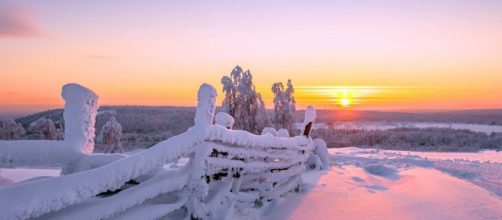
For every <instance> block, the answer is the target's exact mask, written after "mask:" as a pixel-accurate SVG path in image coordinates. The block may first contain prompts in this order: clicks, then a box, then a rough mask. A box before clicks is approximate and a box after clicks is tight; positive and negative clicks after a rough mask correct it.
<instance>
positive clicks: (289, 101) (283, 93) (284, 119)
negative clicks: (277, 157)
mask: <svg viewBox="0 0 502 220" xmlns="http://www.w3.org/2000/svg"><path fill="white" fill-rule="evenodd" d="M294 91H295V90H294V88H293V84H292V83H291V80H288V83H287V88H286V89H284V85H283V84H282V82H278V83H274V84H273V85H272V92H273V93H274V95H275V96H274V115H275V116H274V124H275V127H276V128H277V129H279V128H285V129H287V130H289V131H290V132H293V130H294V124H295V112H296V101H295V97H294V96H293V93H294Z"/></svg>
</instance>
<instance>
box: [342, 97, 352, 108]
mask: <svg viewBox="0 0 502 220" xmlns="http://www.w3.org/2000/svg"><path fill="white" fill-rule="evenodd" d="M340 105H341V106H342V107H349V105H350V99H348V98H342V99H340Z"/></svg>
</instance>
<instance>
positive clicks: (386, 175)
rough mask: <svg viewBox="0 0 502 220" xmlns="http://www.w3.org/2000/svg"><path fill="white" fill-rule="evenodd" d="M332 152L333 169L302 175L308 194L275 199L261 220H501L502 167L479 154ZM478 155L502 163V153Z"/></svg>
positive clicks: (355, 150) (362, 150) (347, 150)
mask: <svg viewBox="0 0 502 220" xmlns="http://www.w3.org/2000/svg"><path fill="white" fill-rule="evenodd" d="M329 151H330V154H331V155H330V160H331V165H332V167H331V169H330V170H329V171H311V172H307V173H304V174H303V179H304V182H305V185H304V187H303V188H304V190H305V191H304V192H303V193H300V194H290V195H289V196H288V197H285V198H283V199H279V200H277V202H276V204H275V206H274V207H273V208H270V210H263V212H262V213H261V214H262V215H263V217H264V218H263V219H500V218H502V209H500V207H502V193H501V192H502V191H499V190H500V188H501V187H502V181H501V180H502V176H501V175H502V172H501V170H502V163H494V162H490V163H488V162H486V161H483V160H484V159H483V157H476V156H474V155H476V154H475V153H470V154H464V153H448V154H446V153H444V154H442V155H441V157H440V158H439V157H436V158H427V156H428V155H437V154H438V153H432V152H430V153H423V154H421V156H420V157H419V156H417V155H413V154H412V155H408V153H409V152H405V151H392V152H389V151H379V150H368V149H359V148H343V149H330V150H329ZM410 153H411V152H410ZM480 154H491V156H490V157H491V158H495V157H498V158H502V152H489V153H488V152H483V153H480ZM469 155H470V156H473V157H472V158H468V157H467V156H469ZM458 158H463V159H458ZM466 159H468V160H466ZM478 159H479V160H478ZM449 169H455V170H456V171H455V172H453V171H451V170H449ZM466 173H467V174H468V175H465V174H466ZM473 173H476V174H477V175H479V176H476V175H473ZM483 184H484V185H483Z"/></svg>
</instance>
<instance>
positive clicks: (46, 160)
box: [0, 140, 75, 168]
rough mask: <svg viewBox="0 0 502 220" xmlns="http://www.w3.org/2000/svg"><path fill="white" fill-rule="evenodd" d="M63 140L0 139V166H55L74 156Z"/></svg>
mask: <svg viewBox="0 0 502 220" xmlns="http://www.w3.org/2000/svg"><path fill="white" fill-rule="evenodd" d="M74 157H75V155H73V154H72V152H71V149H70V146H68V144H67V143H66V142H65V141H47V140H36V141H35V140H19V141H0V167H4V168H9V167H55V166H60V165H62V164H63V163H65V161H68V160H69V159H72V158H74Z"/></svg>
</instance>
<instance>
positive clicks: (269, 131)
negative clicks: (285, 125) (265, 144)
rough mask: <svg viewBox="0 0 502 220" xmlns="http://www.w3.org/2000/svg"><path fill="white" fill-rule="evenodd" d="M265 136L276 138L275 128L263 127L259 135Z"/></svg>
mask: <svg viewBox="0 0 502 220" xmlns="http://www.w3.org/2000/svg"><path fill="white" fill-rule="evenodd" d="M266 134H269V135H272V136H277V131H276V130H275V128H271V127H265V128H263V130H262V131H261V135H266Z"/></svg>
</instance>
